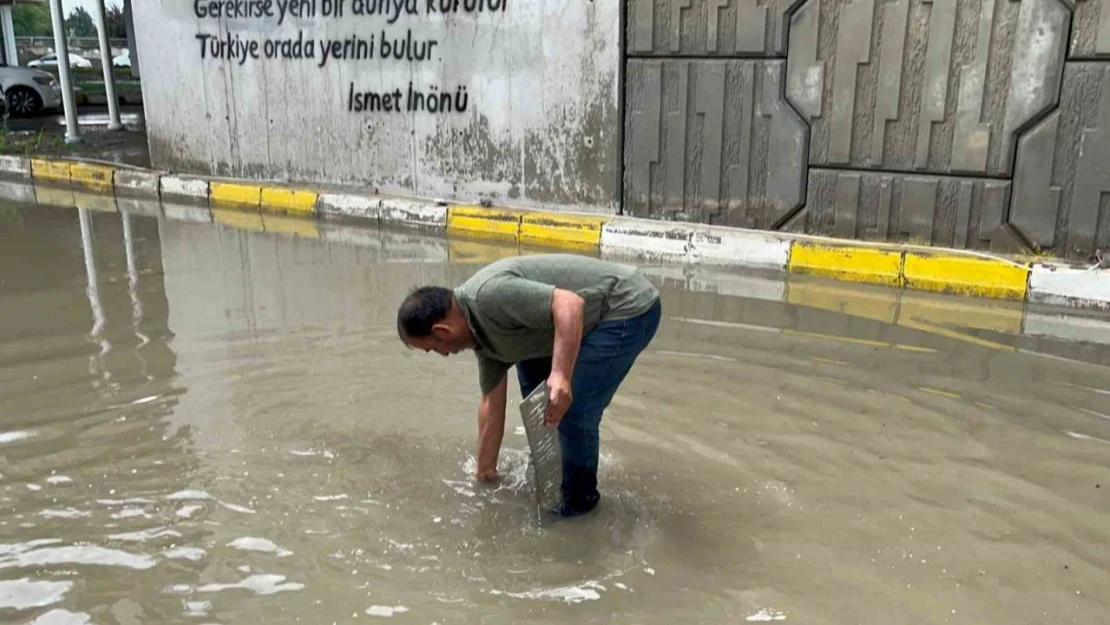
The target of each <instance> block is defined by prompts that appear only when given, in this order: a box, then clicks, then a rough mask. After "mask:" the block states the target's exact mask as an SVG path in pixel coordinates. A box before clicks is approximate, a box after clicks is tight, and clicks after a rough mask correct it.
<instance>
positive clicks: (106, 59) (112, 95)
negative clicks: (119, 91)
mask: <svg viewBox="0 0 1110 625" xmlns="http://www.w3.org/2000/svg"><path fill="white" fill-rule="evenodd" d="M96 30H97V34H98V38H99V39H100V65H101V66H103V67H104V91H105V92H106V93H107V96H108V130H122V129H123V124H121V123H120V121H119V98H117V97H116V75H115V72H113V71H112V48H111V47H110V46H109V45H108V15H107V11H106V10H105V9H104V0H97V2H96Z"/></svg>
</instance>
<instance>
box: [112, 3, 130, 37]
mask: <svg viewBox="0 0 1110 625" xmlns="http://www.w3.org/2000/svg"><path fill="white" fill-rule="evenodd" d="M108 38H109V39H126V38H127V20H126V19H125V18H124V14H123V9H122V8H120V7H119V6H117V5H112V6H110V7H108Z"/></svg>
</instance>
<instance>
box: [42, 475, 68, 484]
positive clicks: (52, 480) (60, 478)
mask: <svg viewBox="0 0 1110 625" xmlns="http://www.w3.org/2000/svg"><path fill="white" fill-rule="evenodd" d="M72 481H73V478H71V477H67V476H65V475H51V476H50V477H48V478H46V483H47V484H55V485H57V484H69V483H70V482H72Z"/></svg>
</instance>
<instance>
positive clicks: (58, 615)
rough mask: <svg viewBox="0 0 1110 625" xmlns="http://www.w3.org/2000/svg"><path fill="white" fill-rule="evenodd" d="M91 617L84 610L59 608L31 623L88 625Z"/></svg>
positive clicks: (38, 624)
mask: <svg viewBox="0 0 1110 625" xmlns="http://www.w3.org/2000/svg"><path fill="white" fill-rule="evenodd" d="M91 618H92V617H90V616H89V615H88V614H85V613H84V612H70V611H69V610H61V609H58V610H51V611H49V612H47V613H46V614H43V615H41V616H39V617H38V618H36V619H35V620H33V621H31V623H30V625H87V623H88V622H89V620H90V619H91Z"/></svg>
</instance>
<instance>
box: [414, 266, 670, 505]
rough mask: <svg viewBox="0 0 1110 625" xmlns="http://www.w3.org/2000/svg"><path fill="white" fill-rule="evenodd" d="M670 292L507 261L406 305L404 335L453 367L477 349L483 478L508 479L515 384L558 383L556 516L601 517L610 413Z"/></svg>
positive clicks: (631, 275) (618, 273)
mask: <svg viewBox="0 0 1110 625" xmlns="http://www.w3.org/2000/svg"><path fill="white" fill-rule="evenodd" d="M661 312H662V309H661V306H660V303H659V292H658V291H657V290H656V289H655V287H654V286H652V285H651V283H650V282H648V280H647V278H645V277H644V276H643V275H642V274H641V273H640V272H639V271H638V270H636V268H634V267H629V266H625V265H618V264H614V263H609V262H605V261H601V260H597V259H593V258H587V257H583V256H574V255H569V254H548V255H540V256H524V257H519V258H507V259H504V260H500V261H497V262H495V263H493V264H491V265H489V266H487V267H485V268H483V269H481V270H480V271H479V272H478V273H477V274H475V275H474V277H472V278H470V279H469V280H467V281H466V282H464V283H463V284H462V285H461V286H458V287H456V288H455V289H453V290H452V289H448V288H444V287H438V286H426V287H421V288H419V289H416V290H415V291H413V292H412V293H411V294H410V295H409V296H408V297H406V298H405V300H404V301H403V302H402V303H401V306H400V309H399V310H398V312H397V331H398V333H399V334H400V336H401V340H402V341H403V342H404V343H405V344H406V345H407V346H408V347H410V348H412V349H422V350H424V351H425V352H429V351H435V352H438V353H439V354H441V355H443V356H448V355H451V354H457V353H458V352H460V351H463V350H466V349H471V350H474V352H475V354H476V355H477V357H478V373H479V384H480V387H481V391H482V400H481V403H480V404H479V407H478V471H477V476H476V477H477V478H478V479H479V480H482V481H493V480H496V479H497V477H498V476H497V456H498V454H499V453H500V451H501V440H502V438H503V437H504V434H505V405H506V395H507V388H508V377H507V373H508V370H509V368H510V367H512V366H513V365H516V369H517V377H518V379H519V381H520V392H521V395H522V396H524V397H527V396H528V395H529V394H530V393H531V392H532V391H533V390H535V389H536V387H537V386H539V384H540V383H541V382H543V381H544V380H546V381H547V388H548V406H547V412H546V414H545V415H544V421H545V423H546V425H547V426H548V427H558V428H559V443H560V447H561V450H562V456H563V484H562V492H563V500H562V503H561V504H560V505H559V507H558V508H557V509H556V510H555V512H557V513H558V514H561V515H563V516H576V515H579V514H584V513H586V512H589V511H590V510H593V508H594V507H595V506H597V502H598V500H599V499H600V494H599V493H598V490H597V464H598V442H599V431H598V430H599V427H600V425H601V414H602V412H603V411H604V410H605V409H606V408H607V407H608V406H609V402H610V400H612V399H613V395H614V394H615V393H616V392H617V388H618V387H619V386H620V384H621V382H622V381H624V378H625V376H626V375H627V374H628V371H629V370H630V369H631V368H632V365H633V363H634V362H635V361H636V358H637V357H638V356H639V355H640V352H642V351H643V350H644V348H645V347H647V345H648V343H650V342H651V340H652V338H653V337H654V336H655V331H656V330H657V329H658V327H659V319H660V315H661Z"/></svg>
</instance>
